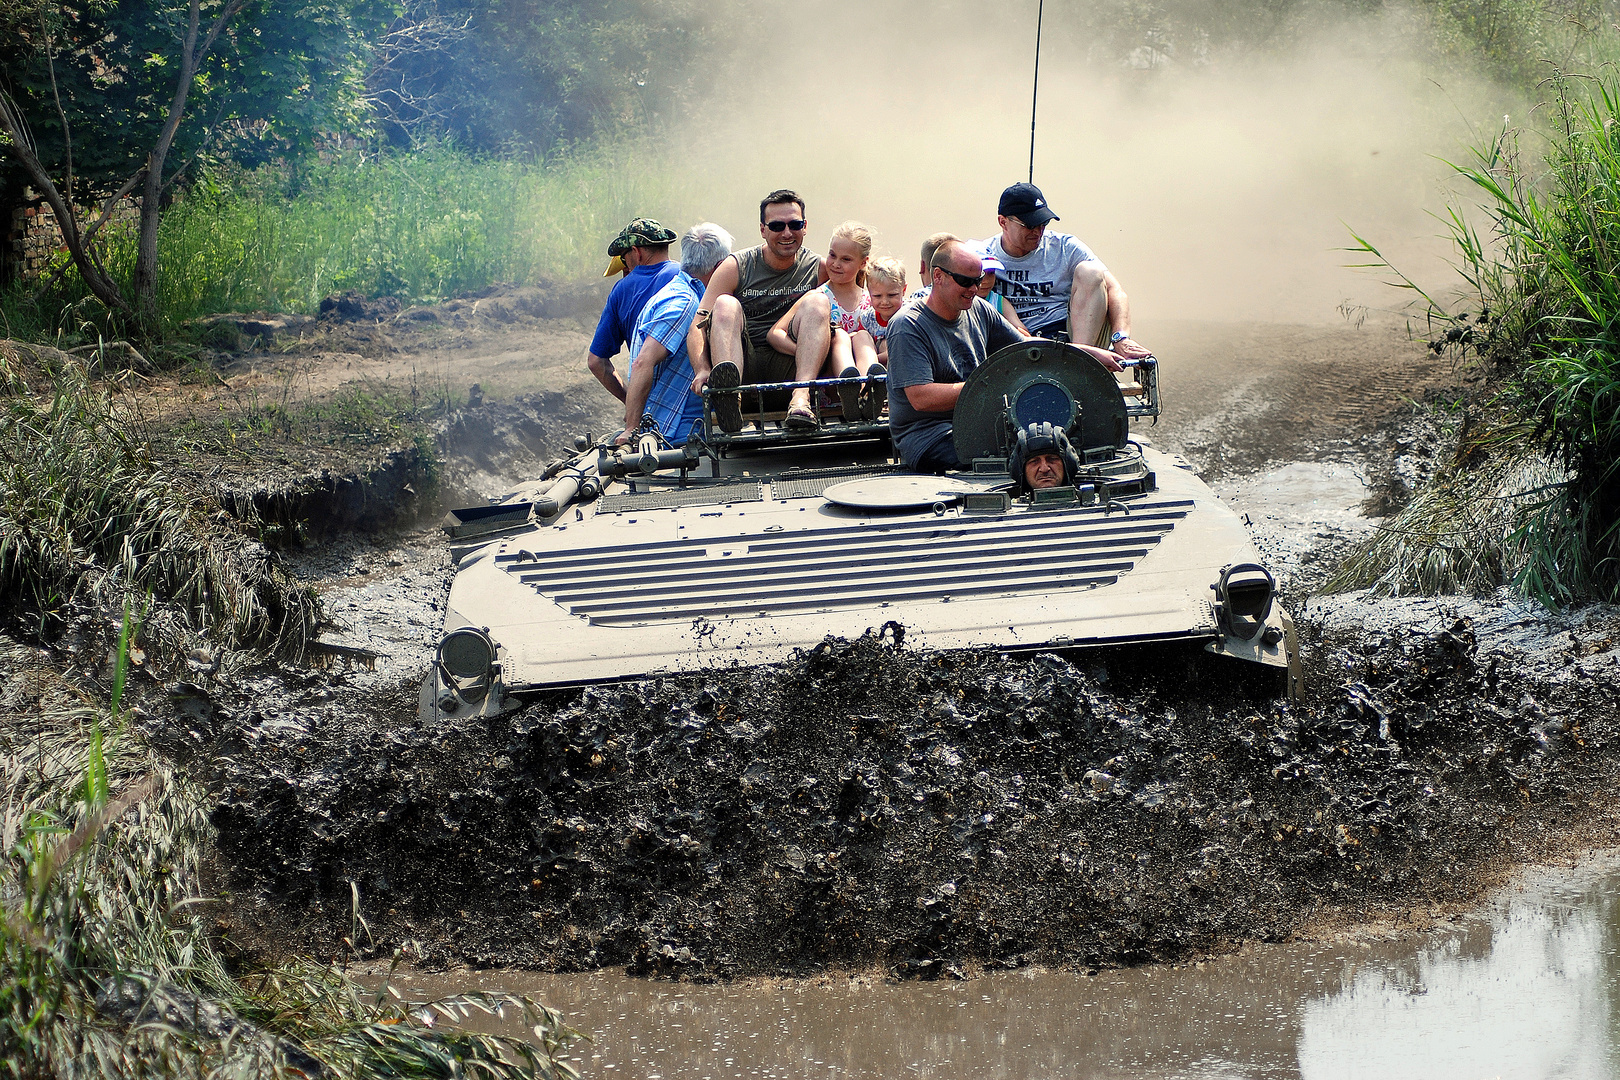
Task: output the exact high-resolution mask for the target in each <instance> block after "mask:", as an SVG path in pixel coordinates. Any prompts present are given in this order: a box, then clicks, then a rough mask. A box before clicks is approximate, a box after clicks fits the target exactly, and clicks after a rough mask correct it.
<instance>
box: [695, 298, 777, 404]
mask: <svg viewBox="0 0 1620 1080" xmlns="http://www.w3.org/2000/svg"><path fill="white" fill-rule="evenodd" d="M699 318H700V320H701V322H699V324H698V325H699V326H700V327H701V328H702V330H703V340H704V342H705V344H707V345H708V348H709V356H710V357H713V356H714V342H713V341H712V340H711V339H710V337H709V332H710V331H709V320H708V319H707V318H703V316H701V315H700V316H699ZM742 351H743V370H742V381H743V383H744V384H745V385H746V384H748V383H772V382H793V381H794V380H795V379H796V378H797V377H798V361H797V360H796V359H795V358H794V357H791V356H789V355H788V354H787V353H779V352H777V351H776V350H775V349H773V348H771V347H770V346H769V345H755V344H754V341H753V339H752V338H750V337H749V336H748V334H747V332H746V331H745V332H744V333H743V338H742ZM790 397H792V392H791V391H788V390H781V391H773V392H771V393H769V394H744V395H743V396H742V408H743V411H744V412H745V413H746V412H750V411H760V410H764V411H771V412H781V411H783V410H784V409H786V408H787V407H788V399H789V398H790ZM760 398H764V399H765V400H764V402H763V403H761V401H760Z"/></svg>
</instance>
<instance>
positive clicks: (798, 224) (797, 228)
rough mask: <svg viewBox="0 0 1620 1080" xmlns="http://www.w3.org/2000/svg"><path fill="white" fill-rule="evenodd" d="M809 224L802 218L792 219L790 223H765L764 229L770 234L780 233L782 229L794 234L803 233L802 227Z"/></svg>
mask: <svg viewBox="0 0 1620 1080" xmlns="http://www.w3.org/2000/svg"><path fill="white" fill-rule="evenodd" d="M808 224H810V223H809V222H808V221H806V220H804V219H803V218H794V219H793V220H792V221H767V222H765V227H766V228H767V229H769V230H771V232H781V231H782V230H783V229H792V230H793V231H794V232H804V227H805V226H806V225H808Z"/></svg>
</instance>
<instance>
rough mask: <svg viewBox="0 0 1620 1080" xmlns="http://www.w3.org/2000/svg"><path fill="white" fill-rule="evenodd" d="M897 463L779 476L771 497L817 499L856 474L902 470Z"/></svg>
mask: <svg viewBox="0 0 1620 1080" xmlns="http://www.w3.org/2000/svg"><path fill="white" fill-rule="evenodd" d="M901 468H902V467H901V466H899V465H895V466H893V467H892V468H887V469H870V468H860V469H825V470H820V471H818V472H817V473H816V474H815V475H813V476H797V477H793V478H792V479H783V478H781V477H777V478H775V479H773V480H772V481H771V498H773V499H817V498H820V497H821V494H822V492H824V491H826V490H827V489H828V488H830V487H832V486H833V485H834V484H841V483H843V482H844V481H845V480H848V479H850V478H851V477H855V476H888V475H890V474H892V473H897V472H899V471H900V470H901Z"/></svg>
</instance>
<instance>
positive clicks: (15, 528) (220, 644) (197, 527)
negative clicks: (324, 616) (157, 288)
mask: <svg viewBox="0 0 1620 1080" xmlns="http://www.w3.org/2000/svg"><path fill="white" fill-rule="evenodd" d="M13 352H15V350H13ZM21 361H22V358H21V357H20V356H17V355H13V356H11V357H10V358H8V357H6V356H4V355H0V376H4V378H0V383H6V384H13V388H17V387H20V385H21V383H22V380H23V377H24V367H23V364H22V362H21ZM33 377H34V379H35V381H36V382H37V381H38V378H39V376H37V375H35V376H33ZM43 389H44V388H42V387H36V388H35V391H36V392H35V393H34V394H27V393H13V394H11V395H10V396H7V397H5V398H3V399H0V595H3V596H4V601H3V602H0V615H3V616H4V617H6V618H8V619H11V620H15V625H18V626H20V627H21V628H23V629H24V630H25V632H27V633H29V634H30V635H31V636H33V635H37V636H38V637H39V638H40V639H41V640H44V641H56V640H58V639H60V638H62V637H63V636H64V635H73V636H75V637H83V638H84V639H85V640H84V641H83V643H82V644H83V647H84V648H85V649H86V650H89V652H91V653H93V652H94V651H95V645H94V642H96V641H97V640H98V639H100V638H104V637H105V635H106V633H107V627H108V624H109V622H113V623H116V621H117V618H118V616H117V614H116V613H118V612H120V611H123V610H125V609H131V608H132V609H134V610H136V611H138V612H141V613H142V622H143V623H144V626H145V637H144V640H145V641H146V642H147V643H148V644H149V645H150V646H153V647H155V649H156V651H157V652H159V653H161V654H163V658H164V659H166V660H168V661H170V662H173V661H175V660H176V658H178V657H179V656H180V655H182V654H185V653H187V652H192V651H194V650H196V649H198V648H202V647H204V645H205V643H206V645H207V647H209V648H211V649H215V650H217V649H221V648H224V649H242V648H250V649H263V650H269V651H273V652H277V653H281V654H284V655H297V654H298V653H300V652H301V651H302V650H303V648H304V646H305V645H306V644H307V643H308V642H309V640H311V638H312V637H313V635H314V632H315V624H316V622H317V620H318V618H319V604H318V601H317V600H316V598H315V596H314V594H313V593H312V592H311V591H310V590H309V589H308V588H306V587H304V586H301V585H300V584H298V583H297V582H296V581H295V580H294V579H293V578H292V576H291V575H290V574H289V573H287V571H286V570H285V569H284V568H283V567H282V566H281V564H280V562H279V561H278V560H277V559H276V558H275V556H274V555H273V554H272V553H271V552H270V551H268V550H267V549H266V548H265V547H264V545H263V544H262V543H261V542H260V538H259V536H258V535H257V523H256V522H255V521H253V520H236V519H233V518H230V517H229V516H228V515H225V514H224V513H223V512H222V511H220V509H219V507H218V504H217V502H215V501H214V500H212V499H211V498H209V497H208V492H207V491H206V490H205V488H204V487H203V485H202V484H201V483H200V482H199V481H198V479H197V478H196V477H192V476H189V475H187V474H186V473H185V471H184V468H183V466H182V465H180V464H179V463H177V462H174V461H165V460H163V459H162V458H161V457H160V456H155V455H154V453H153V442H154V438H153V435H152V433H151V432H150V431H149V430H147V426H146V425H145V423H144V422H143V421H142V418H141V416H140V414H139V412H138V410H137V409H135V408H134V407H132V406H130V405H128V404H127V403H121V402H120V401H119V399H117V398H115V397H113V396H112V395H111V394H109V393H108V392H107V391H106V390H104V389H102V388H100V387H97V386H95V385H93V384H91V383H90V382H89V381H88V379H87V378H86V376H85V375H84V373H83V370H82V368H80V367H78V366H76V365H74V364H72V363H64V364H63V365H62V367H61V370H59V371H58V372H56V374H55V376H54V389H53V390H51V391H50V392H40V391H41V390H43ZM158 659H159V657H156V656H155V657H154V662H157V660H158Z"/></svg>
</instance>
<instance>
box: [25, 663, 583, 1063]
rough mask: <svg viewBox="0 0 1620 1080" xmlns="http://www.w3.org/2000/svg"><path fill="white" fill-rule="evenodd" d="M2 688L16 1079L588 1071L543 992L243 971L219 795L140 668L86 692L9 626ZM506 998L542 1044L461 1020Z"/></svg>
mask: <svg viewBox="0 0 1620 1080" xmlns="http://www.w3.org/2000/svg"><path fill="white" fill-rule="evenodd" d="M125 656H126V654H125V653H124V652H120V654H119V660H120V670H122V667H123V665H122V661H123V660H124V659H125ZM0 684H3V685H4V687H5V693H6V696H7V700H8V702H9V703H10V704H11V707H8V708H7V710H6V712H5V716H4V718H3V719H0V768H3V769H4V770H5V772H6V775H7V776H8V778H9V780H8V784H7V797H6V803H5V809H4V820H3V829H0V845H3V846H4V849H5V853H6V858H7V870H8V872H7V874H6V875H5V877H4V880H3V881H0V901H3V905H4V921H3V923H0V1062H3V1071H4V1073H5V1074H6V1075H9V1076H18V1077H51V1076H103V1077H193V1076H195V1077H208V1076H303V1077H306V1078H316V1077H339V1076H341V1077H353V1078H356V1080H361V1078H371V1077H389V1076H422V1077H449V1076H471V1075H480V1076H485V1077H490V1078H492V1080H501V1078H505V1077H516V1076H539V1077H556V1076H572V1075H574V1074H573V1072H572V1070H571V1068H570V1067H569V1066H568V1065H567V1064H566V1062H565V1061H562V1060H559V1059H560V1057H561V1054H562V1051H563V1050H564V1048H565V1047H566V1046H567V1044H568V1043H569V1042H570V1041H571V1040H572V1038H573V1034H572V1033H571V1032H570V1031H568V1029H567V1028H566V1027H564V1025H563V1024H562V1021H561V1018H560V1016H559V1015H558V1014H557V1013H555V1012H553V1011H551V1010H549V1009H547V1008H545V1007H544V1006H542V1005H540V1004H539V1003H537V1002H535V1001H532V1000H529V999H526V998H521V997H514V996H499V997H496V996H489V995H471V996H466V997H461V998H456V999H451V1000H445V1001H440V1002H437V1003H428V1004H420V1005H416V1006H408V1005H406V1004H405V1003H403V1002H402V1001H400V1000H399V996H398V994H397V993H394V992H390V991H387V990H384V991H379V992H375V993H368V992H363V991H362V990H361V989H360V988H359V987H358V986H357V985H356V984H355V983H354V982H353V981H352V980H350V979H349V978H348V977H347V976H346V975H345V973H344V972H343V970H342V969H341V968H339V967H332V966H328V965H326V964H321V963H317V962H313V961H300V962H296V963H292V964H288V965H284V966H280V967H272V968H263V969H252V970H244V969H233V968H232V967H231V966H230V965H228V964H227V963H226V961H225V959H224V957H223V956H222V955H221V953H220V952H219V950H218V949H217V948H216V947H215V945H214V943H213V941H212V940H211V938H210V936H209V929H208V928H209V927H210V926H211V925H212V918H211V917H210V915H209V912H210V906H211V901H209V900H208V899H207V898H206V897H204V896H203V894H202V892H201V888H200V884H199V881H200V876H201V871H202V865H203V860H204V858H205V856H206V852H207V850H208V847H209V844H210V842H211V834H212V830H211V827H210V826H209V824H208V816H207V800H206V793H205V792H204V791H203V790H202V789H201V788H200V787H199V786H198V785H197V784H196V783H195V782H194V781H192V780H190V779H188V777H187V776H186V775H185V773H184V772H183V771H180V770H178V769H177V768H176V767H175V765H174V764H173V763H172V762H170V761H166V760H164V759H162V758H160V757H158V756H157V755H155V754H154V753H153V752H152V751H151V749H150V748H149V747H148V746H147V745H146V743H145V741H144V740H143V738H142V737H141V735H140V734H139V733H138V732H137V731H136V730H135V729H134V727H133V723H134V722H133V721H132V720H131V719H130V718H129V716H128V715H126V713H125V711H124V709H123V704H124V703H123V702H122V701H121V688H122V685H123V684H122V680H115V683H114V690H113V693H112V696H111V699H110V700H108V699H106V698H103V697H101V696H100V695H96V694H91V693H87V692H85V691H84V690H83V689H81V688H80V687H79V686H76V685H74V684H71V683H69V682H68V681H66V680H65V679H64V678H63V677H61V676H60V675H58V674H57V673H56V672H55V671H54V670H51V669H50V668H49V667H48V666H46V665H45V664H44V663H43V661H42V659H41V657H40V655H39V653H38V652H37V650H33V649H28V648H25V647H23V646H20V645H18V644H16V643H14V642H12V641H10V640H9V639H6V638H4V637H0ZM137 715H142V714H139V713H137ZM146 719H147V721H150V720H151V718H150V717H147V718H146ZM103 733H105V735H104V734H103ZM363 932H364V931H363V928H362V927H361V926H359V925H357V927H356V930H355V934H356V935H357V936H358V935H361V934H363ZM494 1010H502V1011H504V1012H505V1013H506V1014H507V1015H508V1016H510V1015H513V1014H514V1013H515V1014H517V1015H520V1016H522V1017H523V1018H524V1020H525V1021H526V1026H528V1027H530V1029H531V1031H532V1033H533V1040H532V1041H531V1042H519V1041H515V1040H508V1039H502V1038H495V1037H489V1036H479V1035H472V1034H468V1033H465V1032H462V1031H459V1030H457V1027H458V1026H459V1024H460V1023H461V1022H463V1021H465V1020H466V1019H468V1018H469V1017H470V1016H473V1015H476V1014H477V1013H479V1012H490V1011H494ZM446 1021H448V1023H446Z"/></svg>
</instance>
